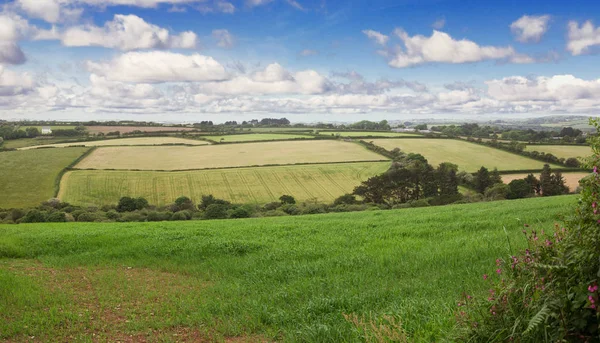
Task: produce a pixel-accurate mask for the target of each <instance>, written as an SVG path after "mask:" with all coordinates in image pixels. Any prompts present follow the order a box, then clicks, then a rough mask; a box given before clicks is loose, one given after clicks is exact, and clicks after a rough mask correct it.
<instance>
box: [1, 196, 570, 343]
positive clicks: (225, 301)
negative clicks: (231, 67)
mask: <svg viewBox="0 0 600 343" xmlns="http://www.w3.org/2000/svg"><path fill="white" fill-rule="evenodd" d="M576 201H577V200H576V197H575V196H559V197H546V198H534V199H522V200H513V201H502V202H490V203H477V204H466V205H450V206H442V207H436V208H435V209H431V208H416V209H405V210H390V211H367V212H357V213H343V214H342V213H339V214H337V213H336V214H324V215H307V216H298V217H277V218H256V219H240V220H212V221H202V222H197V221H196V222H160V223H66V224H51V223H44V224H21V225H0V299H1V301H0V340H5V341H8V342H29V341H38V342H75V341H98V342H117V341H121V342H183V341H186V342H220V341H226V342H269V341H278V342H331V343H333V342H364V339H363V338H362V337H361V336H360V333H359V332H358V330H356V329H355V328H354V327H353V326H352V325H351V324H350V323H348V322H347V321H346V320H345V319H344V316H343V315H344V314H356V315H358V316H367V318H372V319H373V320H374V321H378V320H379V319H380V318H382V316H384V315H391V316H394V317H395V318H398V319H399V320H400V321H401V322H402V325H403V328H404V329H405V330H406V331H407V334H408V336H409V337H408V338H409V339H408V341H409V342H443V341H445V339H449V338H450V337H448V336H449V335H451V334H452V330H453V328H454V326H455V322H454V314H455V311H457V310H458V308H457V306H456V304H457V302H458V301H459V299H460V297H461V294H463V292H465V293H467V294H470V295H472V296H475V297H487V296H489V295H488V294H489V292H488V289H489V283H488V282H485V281H484V280H483V279H482V275H483V274H489V275H495V273H494V270H495V269H496V268H497V267H496V266H495V263H494V261H495V259H496V258H507V256H508V251H509V247H508V245H507V238H509V239H510V242H511V245H512V248H513V249H515V250H516V249H521V248H524V247H525V246H526V243H525V241H524V239H523V234H522V233H521V230H522V229H523V225H524V224H529V225H530V228H529V229H531V230H537V231H538V232H539V231H541V230H542V229H546V230H550V229H551V228H552V227H553V225H554V223H555V222H556V221H558V220H560V218H561V216H560V215H559V214H568V213H569V212H570V211H571V208H572V207H574V205H575V204H576ZM504 227H505V228H506V231H507V233H508V234H505V231H504V229H503V228H504ZM507 235H508V236H507ZM31 337H35V338H31ZM91 337H93V338H91Z"/></svg>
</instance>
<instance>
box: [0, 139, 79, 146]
mask: <svg viewBox="0 0 600 343" xmlns="http://www.w3.org/2000/svg"><path fill="white" fill-rule="evenodd" d="M78 140H79V138H66V137H51V136H39V137H36V138H20V139H10V140H6V141H4V143H3V144H2V145H0V147H2V148H6V149H19V148H24V147H30V146H36V145H37V146H39V145H46V144H54V143H62V142H69V141H70V142H77V141H78ZM70 144H76V143H70Z"/></svg>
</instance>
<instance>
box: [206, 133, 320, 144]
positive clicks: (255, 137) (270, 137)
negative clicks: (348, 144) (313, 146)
mask: <svg viewBox="0 0 600 343" xmlns="http://www.w3.org/2000/svg"><path fill="white" fill-rule="evenodd" d="M204 138H206V139H208V140H211V141H213V142H224V143H227V142H257V141H274V140H284V139H298V138H305V139H311V138H313V137H312V136H309V135H296V134H283V133H257V134H243V135H224V136H204Z"/></svg>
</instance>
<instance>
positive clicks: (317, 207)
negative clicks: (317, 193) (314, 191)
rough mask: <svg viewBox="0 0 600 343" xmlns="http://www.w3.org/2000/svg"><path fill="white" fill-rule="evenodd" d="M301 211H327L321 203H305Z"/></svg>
mask: <svg viewBox="0 0 600 343" xmlns="http://www.w3.org/2000/svg"><path fill="white" fill-rule="evenodd" d="M301 211H302V214H318V213H326V212H327V210H326V208H325V205H323V204H305V206H304V207H303V208H302V209H301Z"/></svg>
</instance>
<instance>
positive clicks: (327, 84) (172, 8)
mask: <svg viewBox="0 0 600 343" xmlns="http://www.w3.org/2000/svg"><path fill="white" fill-rule="evenodd" d="M0 8H1V11H0V118H1V119H20V118H31V119H65V120H78V119H82V120H83V119H89V118H94V119H99V120H102V119H139V120H160V121H196V120H198V119H202V120H205V119H210V120H214V121H225V120H231V119H236V120H244V119H251V118H257V117H265V116H277V117H281V116H286V117H288V118H291V119H292V120H295V121H320V120H323V121H352V120H359V119H364V118H369V119H384V118H385V119H403V118H419V117H439V118H442V117H443V118H469V117H478V118H481V117H486V116H487V117H490V118H497V117H511V118H519V117H530V116H539V115H548V114H586V115H587V114H594V113H597V112H598V109H600V80H599V79H600V68H598V67H597V65H598V62H599V60H598V55H597V53H598V52H600V18H599V17H600V2H594V1H582V0H573V1H568V2H566V1H556V0H555V1H537V0H533V1H506V0H504V1H474V0H404V1H402V0H400V1H399V0H395V1H393V0H373V1H332V0H237V1H235V0H14V1H3V2H2V7H0ZM434 30H435V31H434ZM434 32H435V33H434Z"/></svg>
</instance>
